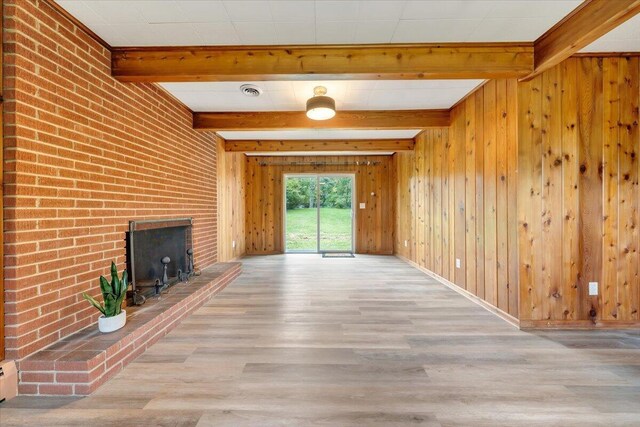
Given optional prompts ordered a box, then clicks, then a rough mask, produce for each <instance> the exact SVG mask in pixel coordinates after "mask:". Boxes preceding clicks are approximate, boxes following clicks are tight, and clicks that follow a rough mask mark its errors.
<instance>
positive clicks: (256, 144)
mask: <svg viewBox="0 0 640 427" xmlns="http://www.w3.org/2000/svg"><path fill="white" fill-rule="evenodd" d="M414 144H415V142H414V140H413V139H411V138H407V139H347V140H344V139H341V140H326V139H321V140H313V139H297V140H227V141H225V151H227V152H231V151H238V152H243V153H247V152H270V151H274V152H289V151H297V152H300V151H309V152H313V151H413V147H414Z"/></svg>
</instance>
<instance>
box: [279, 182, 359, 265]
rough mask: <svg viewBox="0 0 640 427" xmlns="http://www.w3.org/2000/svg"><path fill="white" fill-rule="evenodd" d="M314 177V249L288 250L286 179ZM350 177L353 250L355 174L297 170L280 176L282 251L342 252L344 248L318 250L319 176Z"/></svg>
mask: <svg viewBox="0 0 640 427" xmlns="http://www.w3.org/2000/svg"><path fill="white" fill-rule="evenodd" d="M310 177H315V179H316V201H317V203H316V249H315V251H314V250H289V249H287V179H288V178H310ZM324 177H328V178H333V177H342V178H351V250H350V252H352V253H353V252H355V245H356V239H355V231H356V211H357V210H356V208H355V205H354V203H355V196H356V195H355V190H356V174H355V173H349V172H328V173H317V172H298V173H285V174H283V176H282V178H283V179H282V217H283V218H282V224H283V227H282V243H283V244H282V246H283V248H284V253H286V254H321V253H332V252H344V250H324V251H322V250H320V178H324Z"/></svg>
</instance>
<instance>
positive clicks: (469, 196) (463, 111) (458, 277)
mask: <svg viewBox="0 0 640 427" xmlns="http://www.w3.org/2000/svg"><path fill="white" fill-rule="evenodd" d="M516 102H517V82H516V81H515V80H492V81H489V82H487V83H486V84H485V85H484V86H482V87H481V88H479V89H478V90H477V91H475V92H474V93H473V94H471V95H470V96H469V97H467V98H466V99H465V100H464V101H463V102H461V103H460V104H459V105H457V106H456V107H455V108H454V109H453V110H452V123H451V126H450V127H449V128H443V129H430V130H427V131H425V132H423V133H422V134H420V135H419V136H418V138H417V139H416V148H415V152H414V153H413V154H411V153H408V154H396V155H395V164H396V167H397V185H398V189H397V200H396V203H397V204H398V218H397V237H396V253H397V254H399V255H401V256H403V257H405V258H408V259H410V260H411V261H413V262H415V263H417V264H418V265H419V266H421V267H423V268H425V269H427V270H430V271H432V272H434V273H436V274H437V275H439V276H441V277H443V278H445V279H447V280H449V281H451V282H453V283H455V284H456V285H458V286H459V287H461V288H463V289H465V290H467V291H469V292H470V293H472V294H474V295H476V296H478V297H479V298H481V299H483V300H485V301H486V302H488V303H489V304H491V305H492V306H494V307H497V308H499V309H500V310H502V311H503V312H505V313H508V314H510V315H512V316H514V317H517V316H518V290H517V273H518V259H517V241H518V240H517V212H516V194H517V192H516V185H517V179H516V175H515V173H516V170H517V165H516V162H517V139H516V137H517V104H516ZM405 240H407V241H408V247H405V246H404V241H405ZM456 259H458V260H460V267H459V268H457V267H456Z"/></svg>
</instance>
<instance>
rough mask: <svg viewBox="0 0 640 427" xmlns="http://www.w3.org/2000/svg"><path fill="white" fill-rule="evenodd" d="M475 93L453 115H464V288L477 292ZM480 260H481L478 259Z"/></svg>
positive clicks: (473, 292)
mask: <svg viewBox="0 0 640 427" xmlns="http://www.w3.org/2000/svg"><path fill="white" fill-rule="evenodd" d="M475 96H476V95H475V93H474V94H471V95H470V97H469V98H468V99H467V100H466V102H464V103H463V104H462V105H460V106H459V107H457V108H458V109H460V110H461V109H464V111H456V112H454V116H455V115H460V116H464V117H465V136H464V140H465V150H466V152H465V223H466V227H465V261H464V264H465V273H466V280H465V284H466V289H467V290H468V291H469V292H471V293H472V294H474V295H475V294H476V292H477V282H476V265H477V262H478V259H477V256H476V105H475ZM480 262H482V260H480Z"/></svg>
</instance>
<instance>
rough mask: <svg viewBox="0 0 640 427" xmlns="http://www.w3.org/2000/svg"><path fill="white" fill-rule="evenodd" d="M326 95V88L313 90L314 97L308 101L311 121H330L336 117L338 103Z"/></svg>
mask: <svg viewBox="0 0 640 427" xmlns="http://www.w3.org/2000/svg"><path fill="white" fill-rule="evenodd" d="M326 94H327V88H326V87H324V86H316V87H315V88H314V89H313V97H312V98H309V99H308V100H307V117H309V118H310V119H311V120H329V119H330V118H332V117H333V116H335V115H336V101H335V100H334V99H333V98H331V97H330V96H325V95H326Z"/></svg>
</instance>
